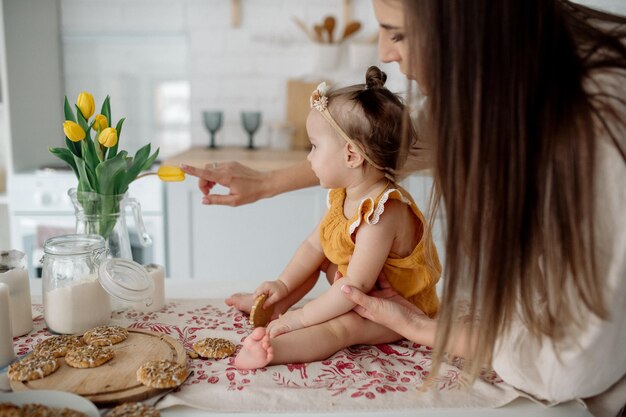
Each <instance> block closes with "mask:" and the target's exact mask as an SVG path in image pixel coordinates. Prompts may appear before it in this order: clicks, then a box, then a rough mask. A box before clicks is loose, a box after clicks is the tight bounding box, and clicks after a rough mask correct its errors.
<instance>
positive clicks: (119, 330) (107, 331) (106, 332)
mask: <svg viewBox="0 0 626 417" xmlns="http://www.w3.org/2000/svg"><path fill="white" fill-rule="evenodd" d="M127 337H128V330H126V329H125V328H123V327H120V326H99V327H94V328H93V329H91V330H88V331H86V332H85V334H84V335H83V342H85V343H86V344H88V345H93V346H110V345H114V344H116V343H119V342H122V341H124V340H126V338H127Z"/></svg>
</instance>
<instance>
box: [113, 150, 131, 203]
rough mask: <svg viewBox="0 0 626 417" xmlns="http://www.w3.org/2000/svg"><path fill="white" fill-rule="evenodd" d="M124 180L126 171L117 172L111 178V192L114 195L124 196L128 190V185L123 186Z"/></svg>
mask: <svg viewBox="0 0 626 417" xmlns="http://www.w3.org/2000/svg"><path fill="white" fill-rule="evenodd" d="M127 159H129V158H127ZM124 178H126V171H120V172H118V173H117V175H115V177H114V178H113V192H114V193H115V194H124V193H125V192H126V191H127V190H128V184H125V181H124Z"/></svg>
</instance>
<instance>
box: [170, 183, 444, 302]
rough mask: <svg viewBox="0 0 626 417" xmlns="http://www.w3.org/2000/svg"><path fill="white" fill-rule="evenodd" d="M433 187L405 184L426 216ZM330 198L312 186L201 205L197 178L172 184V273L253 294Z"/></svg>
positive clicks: (280, 267) (273, 274) (437, 232)
mask: <svg viewBox="0 0 626 417" xmlns="http://www.w3.org/2000/svg"><path fill="white" fill-rule="evenodd" d="M431 184H432V178H431V177H430V176H429V175H426V174H416V175H413V176H411V177H409V178H408V179H407V180H406V181H405V182H404V185H405V187H406V188H407V189H408V190H409V191H410V192H411V193H412V195H413V196H414V198H415V199H416V201H417V203H418V205H419V206H420V208H422V209H423V211H424V212H426V203H427V201H428V196H429V193H430V187H431ZM226 191H227V190H226V189H224V188H220V189H218V190H217V192H218V193H226ZM326 194H327V190H325V189H322V188H320V187H312V188H307V189H303V190H298V191H294V192H290V193H285V194H282V195H278V196H276V197H273V198H269V199H265V200H261V201H258V202H256V203H254V204H249V205H245V206H241V207H234V208H233V207H223V206H206V205H203V204H201V202H200V201H201V198H202V195H201V193H200V191H199V190H198V188H197V181H196V180H195V179H191V178H188V179H187V180H186V181H185V182H184V183H182V184H181V183H168V184H167V185H166V202H167V204H166V206H167V209H166V210H167V219H168V220H167V234H168V235H167V241H168V242H169V244H168V253H169V260H168V265H169V275H170V276H173V277H180V278H182V277H189V278H193V279H198V280H204V281H209V282H217V281H218V280H222V281H224V280H227V281H237V282H240V283H241V290H247V291H251V290H253V289H254V288H255V287H256V286H257V285H258V284H259V283H260V282H261V281H264V280H268V279H274V278H276V276H277V275H278V274H279V273H280V272H281V271H282V270H283V268H284V267H285V265H286V264H287V262H288V261H289V259H290V258H291V256H292V255H293V254H294V252H295V250H296V249H297V247H298V245H300V243H301V242H302V241H303V240H304V238H305V237H306V236H307V235H308V234H309V233H310V232H311V230H313V228H314V227H315V226H316V225H317V223H318V222H319V221H320V219H321V217H322V216H323V214H324V212H325V210H326ZM440 226H441V221H440V220H439V219H438V221H437V222H436V224H435V231H434V233H435V241H436V244H437V246H438V249H439V251H440V252H441V250H442V249H441V248H442V246H441V244H442V236H441V227H440ZM440 257H441V258H443V256H442V254H441V253H440Z"/></svg>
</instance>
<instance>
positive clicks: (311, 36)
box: [291, 16, 316, 42]
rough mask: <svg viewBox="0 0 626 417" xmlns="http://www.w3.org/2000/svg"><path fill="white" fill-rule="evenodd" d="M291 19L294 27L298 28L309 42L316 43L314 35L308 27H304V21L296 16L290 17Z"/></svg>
mask: <svg viewBox="0 0 626 417" xmlns="http://www.w3.org/2000/svg"><path fill="white" fill-rule="evenodd" d="M291 19H292V20H293V22H294V23H295V24H296V26H298V27H299V28H300V30H301V31H302V32H303V33H304V34H305V35H306V37H307V38H309V40H311V41H313V42H316V40H315V34H314V33H311V31H310V30H309V28H308V26H307V25H306V23H304V21H302V19H300V18H299V17H297V16H292V17H291Z"/></svg>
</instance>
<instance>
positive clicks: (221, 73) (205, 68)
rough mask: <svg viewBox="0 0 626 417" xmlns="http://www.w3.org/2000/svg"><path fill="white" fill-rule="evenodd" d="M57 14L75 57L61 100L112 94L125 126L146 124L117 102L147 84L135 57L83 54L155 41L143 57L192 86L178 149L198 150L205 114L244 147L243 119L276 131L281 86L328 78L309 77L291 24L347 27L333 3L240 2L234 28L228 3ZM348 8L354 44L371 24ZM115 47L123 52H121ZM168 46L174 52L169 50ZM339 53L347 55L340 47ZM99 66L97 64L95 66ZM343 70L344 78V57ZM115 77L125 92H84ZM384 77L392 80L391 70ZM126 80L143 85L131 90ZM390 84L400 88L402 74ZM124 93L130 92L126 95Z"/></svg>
mask: <svg viewBox="0 0 626 417" xmlns="http://www.w3.org/2000/svg"><path fill="white" fill-rule="evenodd" d="M61 5H62V13H61V16H62V19H61V27H62V32H63V39H64V43H65V44H66V46H67V44H68V42H69V43H70V44H71V45H70V49H71V53H72V55H73V56H72V57H69V58H68V57H66V59H65V73H66V77H67V78H68V82H67V91H66V92H65V93H66V94H68V95H69V96H72V97H73V96H74V95H75V94H77V93H78V92H79V91H80V90H79V88H80V87H79V86H84V87H82V88H93V89H95V90H100V91H99V93H100V95H103V94H106V93H108V94H111V96H112V104H113V105H114V109H117V110H116V111H117V112H118V114H124V115H126V116H127V117H128V119H127V123H129V125H128V126H131V125H130V124H132V123H134V122H137V121H138V120H139V119H140V118H141V117H147V116H145V115H143V116H142V115H141V114H139V113H138V111H137V109H132V108H131V107H130V106H128V105H125V104H124V103H122V102H121V101H122V100H120V99H119V95H120V94H124V93H125V94H130V95H132V94H136V95H140V94H141V92H140V87H139V80H141V79H145V78H148V77H152V75H151V74H147V73H146V71H145V70H144V72H143V75H144V76H143V77H142V73H139V74H137V73H136V71H137V68H136V65H135V62H136V61H137V57H136V56H135V57H133V59H127V55H122V56H121V57H116V56H115V54H114V51H115V49H114V48H111V49H109V50H108V51H107V52H108V55H107V57H106V58H103V57H102V56H100V57H98V58H97V57H96V56H95V55H94V54H95V52H96V50H94V49H93V48H92V49H90V48H89V46H90V45H89V40H90V39H93V40H97V42H96V41H94V43H97V44H98V45H101V44H102V43H103V39H108V40H109V44H115V42H116V41H118V42H119V43H120V46H119V47H118V50H119V51H121V53H123V54H128V53H131V52H129V51H130V49H129V47H128V42H134V43H136V44H138V45H141V44H142V40H144V41H145V39H146V38H152V39H162V41H163V42H162V48H161V50H159V48H158V47H156V46H155V45H154V44H150V45H149V46H147V48H151V49H150V52H149V53H150V54H159V53H161V54H165V55H167V57H166V60H165V62H163V61H161V64H160V66H162V67H163V66H172V65H173V64H174V63H177V64H179V65H180V64H183V62H181V61H183V60H186V61H185V62H184V64H185V67H184V68H181V67H177V68H176V69H175V70H171V71H170V73H176V74H178V76H179V77H180V78H182V77H185V76H186V77H187V79H188V81H189V85H190V97H189V99H190V104H189V106H190V114H191V118H190V120H189V121H188V130H189V135H188V137H187V138H185V137H181V138H180V140H182V141H185V140H187V141H188V142H189V144H191V143H195V144H203V145H204V144H207V143H208V133H207V132H206V130H205V129H204V127H203V125H202V120H201V112H202V111H203V110H209V109H221V110H223V111H224V112H225V127H224V128H223V129H222V131H221V132H220V133H218V141H219V142H220V143H222V144H224V143H226V144H243V143H245V141H246V136H245V134H244V132H243V129H242V128H241V125H240V115H239V112H240V111H242V110H261V111H262V112H263V124H264V126H265V128H267V127H268V126H270V125H271V124H273V123H277V122H282V121H284V119H285V113H286V100H285V97H286V84H287V80H288V79H289V78H307V77H309V78H317V77H316V76H324V75H325V74H320V73H315V72H314V71H313V70H312V59H313V52H312V43H311V42H310V41H308V40H307V39H306V37H305V35H304V34H303V33H302V32H301V31H300V30H299V29H298V27H297V26H296V25H295V24H294V22H293V21H292V17H293V16H297V17H299V18H301V19H302V20H303V21H305V22H307V23H309V24H310V25H311V26H312V24H313V23H314V22H316V23H317V22H321V21H322V19H323V18H324V17H325V16H326V15H329V14H333V15H335V16H337V18H338V20H339V23H338V26H339V27H338V30H343V25H344V22H343V19H342V18H341V16H342V11H343V10H342V2H341V1H338V0H315V1H311V0H255V1H242V2H241V10H242V11H241V24H240V26H239V27H236V28H233V27H232V26H231V14H230V13H231V11H230V1H227V0H133V1H129V0H109V1H106V2H104V1H102V0H62V2H61ZM352 5H353V6H352V9H353V13H352V18H353V19H358V20H360V21H361V22H363V24H364V28H363V30H362V31H361V37H372V36H373V35H375V33H376V28H377V23H376V21H375V18H374V15H373V11H372V7H371V5H370V2H369V1H368V0H353V1H352ZM122 42H125V43H126V45H127V46H126V47H124V48H122V47H121V43H122ZM144 44H145V43H144ZM171 44H174V45H176V46H175V48H178V50H177V51H176V50H172V48H170V47H168V45H171ZM80 45H82V46H80ZM136 51H137V52H136V53H137V54H144V53H145V52H146V51H141V49H140V48H138V49H137V50H136ZM343 52H344V53H347V47H346V48H345V49H344V51H343ZM68 59H71V61H72V62H74V63H76V62H79V63H80V62H83V63H84V64H83V65H84V68H78V67H76V65H75V64H71V65H70V64H69V63H68ZM152 59H154V57H152ZM96 60H97V62H98V64H97V65H94V62H96ZM105 61H109V63H108V64H107V63H105ZM110 61H113V62H110ZM168 61H169V62H168ZM125 65H126V66H127V68H125V69H124V66H125ZM343 69H347V59H346V58H345V57H344V66H343ZM122 70H124V71H125V73H126V74H127V76H128V77H127V82H126V83H125V86H122V85H120V84H121V82H120V81H119V80H118V81H115V80H109V81H110V82H108V83H107V84H106V85H105V86H101V85H100V86H97V85H93V86H92V87H88V86H90V83H92V84H93V79H92V80H91V81H90V77H89V75H90V74H93V75H94V76H95V77H99V76H100V75H99V74H102V73H105V72H107V71H108V73H109V74H111V73H116V72H117V73H119V72H120V71H122ZM389 71H390V75H391V73H393V71H394V69H390V70H389ZM364 72H365V68H363V69H362V70H359V71H357V72H350V71H349V70H347V71H342V70H341V69H339V68H338V69H337V70H334V71H333V75H334V76H335V77H337V76H338V75H339V74H343V78H345V79H350V78H351V77H352V76H353V75H356V78H354V79H351V82H356V81H361V79H362V78H363V76H364ZM132 77H140V78H139V79H136V80H135V81H132V80H130V81H128V80H129V79H131V78H132ZM396 78H397V82H399V83H401V84H400V85H402V86H404V80H403V78H402V77H401V76H400V75H399V74H398V76H397V77H396ZM70 79H71V81H70ZM76 80H79V82H78V83H77V82H76ZM124 88H126V90H128V89H131V90H132V91H126V92H124V91H123V90H124ZM116 101H117V103H116ZM129 128H130V127H129ZM181 128H184V126H181ZM123 135H124V134H123ZM138 135H139V136H143V138H142V140H144V142H145V141H147V140H150V138H149V137H147V136H149V135H148V134H147V133H146V132H145V131H143V132H142V131H138ZM257 140H258V142H257V143H258V144H260V145H262V144H264V143H265V142H266V140H267V131H266V130H262V131H261V132H260V134H259V135H258V137H257Z"/></svg>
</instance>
